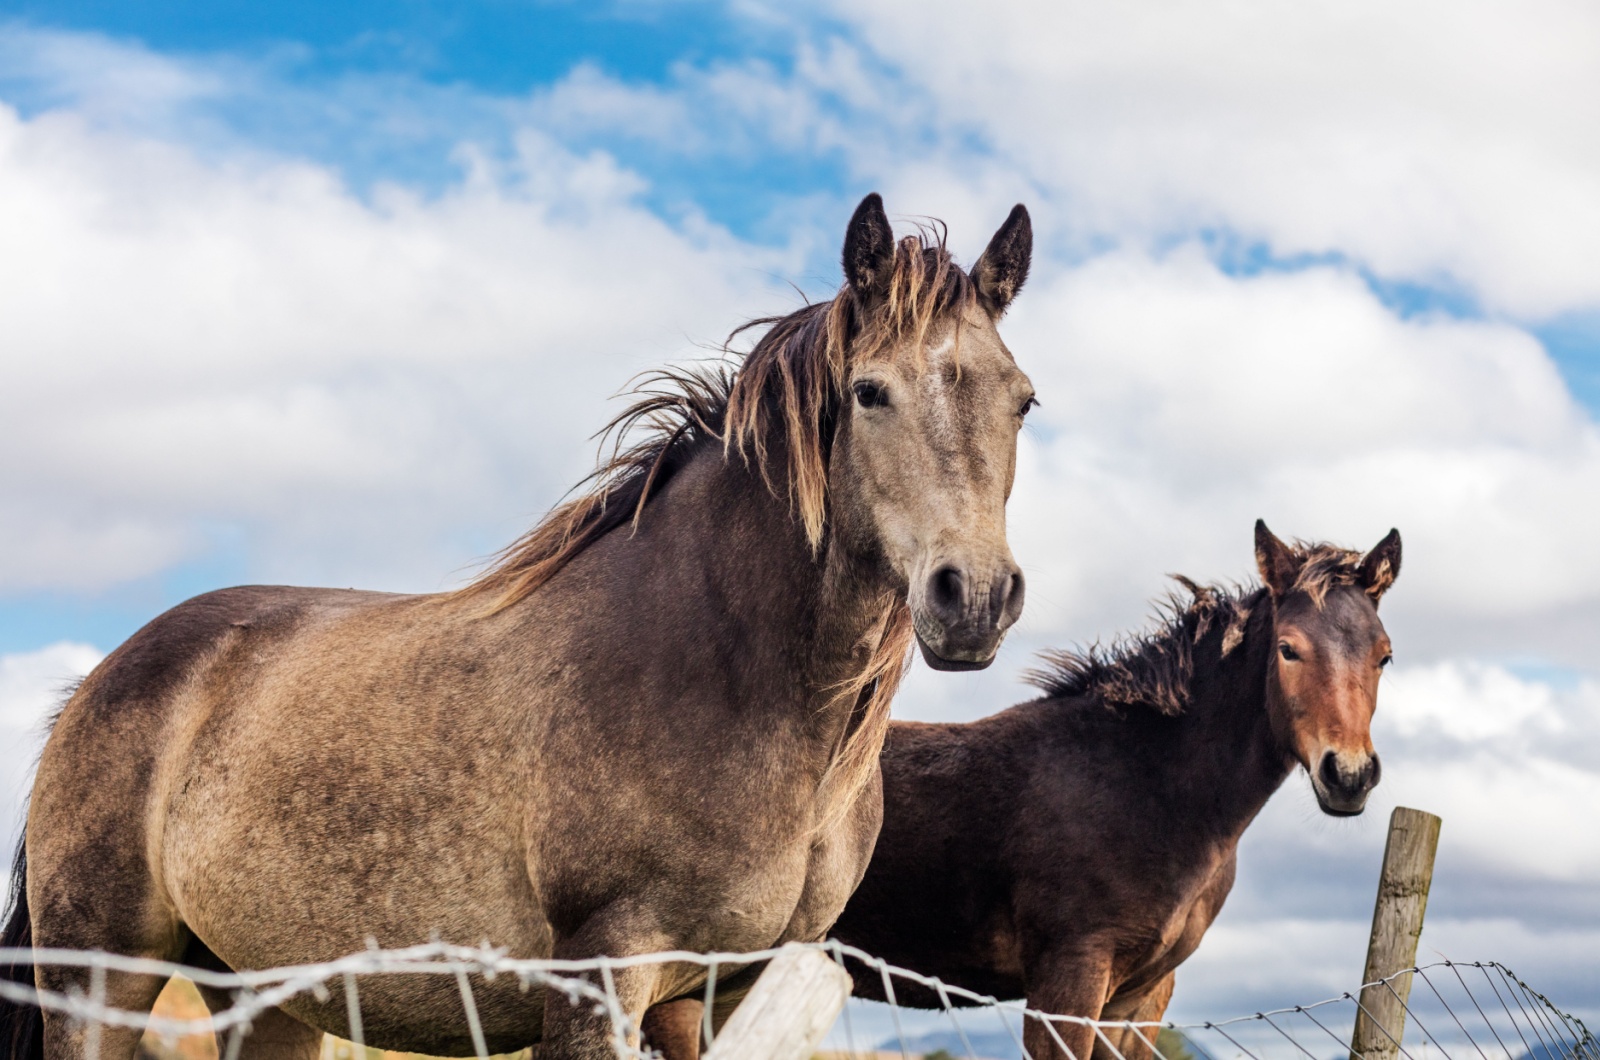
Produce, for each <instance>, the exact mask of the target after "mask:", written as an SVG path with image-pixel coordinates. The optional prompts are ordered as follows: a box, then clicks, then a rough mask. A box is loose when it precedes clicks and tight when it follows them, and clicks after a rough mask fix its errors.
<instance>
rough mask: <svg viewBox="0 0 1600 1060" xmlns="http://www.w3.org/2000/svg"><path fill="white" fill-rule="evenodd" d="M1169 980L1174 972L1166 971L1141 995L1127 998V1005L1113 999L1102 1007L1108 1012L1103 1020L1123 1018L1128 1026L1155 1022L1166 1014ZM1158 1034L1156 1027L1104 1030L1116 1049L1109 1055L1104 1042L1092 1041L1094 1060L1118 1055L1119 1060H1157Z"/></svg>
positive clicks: (1171, 983)
mask: <svg viewBox="0 0 1600 1060" xmlns="http://www.w3.org/2000/svg"><path fill="white" fill-rule="evenodd" d="M1173 977H1174V973H1173V972H1168V973H1167V974H1166V975H1164V976H1162V977H1161V978H1160V979H1157V980H1156V981H1155V983H1154V984H1152V985H1151V986H1150V987H1149V988H1148V989H1147V990H1146V992H1145V993H1143V994H1141V995H1139V996H1137V997H1135V998H1132V999H1130V1001H1129V1003H1128V1004H1127V1005H1123V1004H1122V1000H1121V999H1120V998H1116V999H1113V1000H1112V1002H1111V1004H1110V1005H1108V1006H1106V1008H1107V1010H1108V1011H1105V1012H1103V1013H1102V1014H1101V1015H1102V1016H1103V1017H1104V1018H1106V1019H1125V1020H1128V1021H1129V1022H1131V1023H1159V1022H1160V1021H1161V1017H1162V1016H1164V1015H1166V1012H1167V1005H1168V1003H1169V1002H1171V1001H1172V985H1173ZM1110 1010H1116V1011H1110ZM1160 1033H1161V1031H1160V1028H1158V1027H1118V1028H1115V1029H1109V1028H1108V1029H1107V1030H1106V1037H1107V1038H1109V1039H1110V1040H1111V1045H1112V1046H1115V1047H1116V1052H1112V1050H1111V1048H1110V1047H1108V1046H1107V1045H1106V1043H1105V1042H1103V1041H1096V1042H1095V1047H1094V1057H1095V1060H1117V1054H1119V1053H1120V1054H1121V1057H1122V1060H1158V1054H1157V1052H1156V1049H1155V1044H1156V1037H1157V1035H1159V1034H1160Z"/></svg>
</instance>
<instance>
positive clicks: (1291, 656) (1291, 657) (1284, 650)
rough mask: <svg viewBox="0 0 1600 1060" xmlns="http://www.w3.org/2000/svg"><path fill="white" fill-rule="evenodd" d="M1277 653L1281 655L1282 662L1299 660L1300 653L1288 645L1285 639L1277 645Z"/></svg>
mask: <svg viewBox="0 0 1600 1060" xmlns="http://www.w3.org/2000/svg"><path fill="white" fill-rule="evenodd" d="M1278 654H1279V655H1281V656H1283V661H1284V662H1299V661H1300V653H1299V652H1297V651H1295V650H1294V649H1293V648H1291V647H1289V643H1288V642H1287V641H1285V642H1284V643H1282V644H1280V645H1278Z"/></svg>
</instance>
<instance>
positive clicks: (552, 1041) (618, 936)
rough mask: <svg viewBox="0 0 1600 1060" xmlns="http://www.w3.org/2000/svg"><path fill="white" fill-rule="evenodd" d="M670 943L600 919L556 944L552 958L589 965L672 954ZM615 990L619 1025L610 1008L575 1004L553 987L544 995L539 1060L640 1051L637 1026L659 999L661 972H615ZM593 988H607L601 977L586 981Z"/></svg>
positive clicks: (602, 1058)
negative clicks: (610, 959) (664, 952)
mask: <svg viewBox="0 0 1600 1060" xmlns="http://www.w3.org/2000/svg"><path fill="white" fill-rule="evenodd" d="M671 948H672V947H671V943H670V940H668V939H665V938H663V937H662V936H661V935H660V933H658V932H655V931H641V930H637V929H633V930H630V929H629V928H628V927H626V926H624V925H622V924H620V923H607V922H605V921H602V920H600V919H599V918H596V919H595V920H591V921H590V922H589V923H588V924H586V925H585V926H584V928H583V930H582V931H580V932H579V933H577V934H575V935H574V936H572V937H571V938H569V939H558V940H556V944H555V947H554V952H553V953H552V954H551V956H552V957H555V958H556V959H558V960H573V961H579V960H587V959H589V958H593V957H599V956H602V955H604V956H608V957H626V956H631V955H633V954H639V953H653V952H657V951H660V950H665V949H671ZM610 971H611V974H610V980H611V989H612V991H613V997H614V998H615V1001H616V1010H615V1011H616V1014H618V1015H620V1016H621V1017H622V1020H623V1022H622V1023H620V1024H619V1023H618V1021H617V1019H616V1018H615V1017H614V1016H613V1013H612V1011H610V1006H609V1005H601V1004H599V1003H597V1002H596V1001H595V999H594V998H592V997H580V998H579V999H578V1000H577V1001H576V1002H573V1001H571V1000H570V999H569V998H568V997H567V995H566V994H565V993H563V992H562V991H561V990H559V989H557V988H555V987H549V988H547V989H546V990H545V992H544V1034H543V1039H542V1041H543V1044H542V1045H541V1047H540V1051H539V1052H538V1053H536V1054H535V1055H537V1056H539V1057H540V1058H541V1060H614V1058H617V1057H623V1056H631V1055H633V1054H634V1052H635V1051H637V1050H638V1048H639V1026H640V1025H641V1024H642V1023H643V1022H644V1016H645V1011H646V1010H647V1009H648V1008H649V1007H650V1002H651V1000H652V999H653V998H654V996H655V993H656V987H657V983H658V980H659V978H660V976H661V967H660V966H659V965H656V964H641V965H634V966H633V967H629V968H612V969H611V970H610ZM584 978H585V979H586V980H588V982H589V983H590V984H591V985H592V986H597V987H601V988H604V986H605V981H606V977H605V976H602V975H601V974H600V973H598V972H590V973H588V974H587V975H585V976H584Z"/></svg>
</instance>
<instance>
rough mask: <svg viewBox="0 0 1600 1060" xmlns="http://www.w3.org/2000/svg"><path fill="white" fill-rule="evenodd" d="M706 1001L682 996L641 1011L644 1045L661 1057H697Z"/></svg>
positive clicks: (690, 1059) (666, 1059) (675, 1059)
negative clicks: (643, 1012) (646, 1010)
mask: <svg viewBox="0 0 1600 1060" xmlns="http://www.w3.org/2000/svg"><path fill="white" fill-rule="evenodd" d="M705 1010H706V1006H705V1002H703V1001H701V1000H700V999H699V998H694V997H683V998H679V999H678V1000H676V1001H667V1002H663V1003H662V1004H659V1005H652V1006H650V1011H648V1012H646V1013H645V1014H644V1024H643V1029H644V1044H645V1045H646V1046H647V1047H648V1048H651V1049H654V1050H655V1051H656V1052H658V1053H660V1054H661V1055H662V1057H663V1058H664V1060H700V1040H701V1034H702V1026H703V1021H704V1019H705Z"/></svg>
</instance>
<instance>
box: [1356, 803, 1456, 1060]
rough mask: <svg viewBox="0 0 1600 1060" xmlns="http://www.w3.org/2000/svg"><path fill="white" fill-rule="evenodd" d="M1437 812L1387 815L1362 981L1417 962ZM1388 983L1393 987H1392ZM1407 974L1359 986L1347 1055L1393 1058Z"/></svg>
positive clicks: (1404, 810)
mask: <svg viewBox="0 0 1600 1060" xmlns="http://www.w3.org/2000/svg"><path fill="white" fill-rule="evenodd" d="M1439 825H1440V821H1439V818H1437V817H1435V816H1434V815H1433V814H1431V813H1424V812H1423V811H1421V810H1413V809H1410V808H1409V807H1406V806H1396V807H1395V809H1394V813H1393V814H1392V815H1391V816H1390V818H1389V841H1388V843H1386V844H1385V845H1384V848H1383V875H1382V876H1380V877H1379V878H1378V901H1377V904H1376V906H1374V908H1373V910H1372V939H1371V941H1370V942H1368V943H1367V967H1366V970H1365V971H1364V972H1362V974H1361V981H1362V982H1363V983H1376V982H1377V980H1379V979H1387V978H1388V977H1389V976H1391V975H1395V973H1396V972H1398V971H1400V970H1401V969H1403V968H1410V967H1413V966H1414V965H1415V964H1416V963H1417V939H1418V938H1420V937H1421V935H1422V915H1423V913H1425V912H1426V911H1427V908H1428V888H1429V887H1430V886H1431V885H1432V884H1433V855H1434V852H1435V851H1437V850H1438V849H1439ZM1391 987H1392V988H1393V989H1392V990H1391ZM1410 996H1411V976H1410V975H1409V974H1406V975H1398V976H1395V978H1394V979H1393V980H1392V981H1391V982H1390V983H1389V984H1388V985H1387V986H1383V985H1378V986H1367V987H1364V988H1363V989H1362V991H1361V1008H1360V1009H1359V1010H1358V1011H1357V1012H1356V1026H1355V1032H1354V1033H1353V1034H1352V1035H1351V1037H1350V1060H1393V1058H1394V1057H1395V1056H1397V1055H1398V1054H1399V1052H1400V1044H1399V1043H1400V1040H1401V1038H1402V1037H1404V1035H1405V1030H1406V1007H1405V1006H1406V1000H1407V999H1408V998H1409V997H1410Z"/></svg>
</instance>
